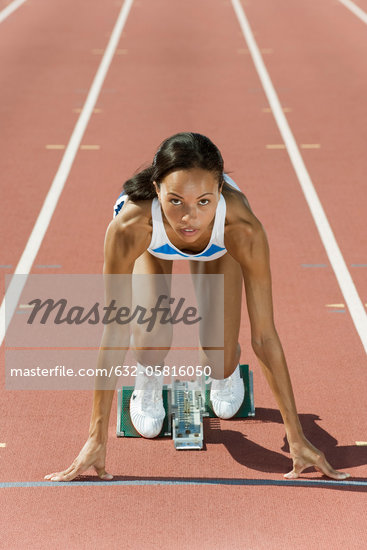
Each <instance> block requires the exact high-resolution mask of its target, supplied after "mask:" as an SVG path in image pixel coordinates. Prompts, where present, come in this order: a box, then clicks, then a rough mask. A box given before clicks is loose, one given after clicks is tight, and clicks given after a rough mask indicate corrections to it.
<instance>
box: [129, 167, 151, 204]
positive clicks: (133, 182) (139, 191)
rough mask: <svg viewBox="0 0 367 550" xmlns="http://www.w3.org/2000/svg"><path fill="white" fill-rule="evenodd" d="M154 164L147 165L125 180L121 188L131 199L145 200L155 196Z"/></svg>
mask: <svg viewBox="0 0 367 550" xmlns="http://www.w3.org/2000/svg"><path fill="white" fill-rule="evenodd" d="M153 173H154V166H149V167H148V168H145V169H144V170H142V171H141V172H138V173H137V174H135V175H134V176H133V177H132V178H130V179H128V180H127V181H125V183H124V186H123V189H124V191H125V193H126V194H127V195H129V198H130V199H131V200H132V201H146V200H149V199H154V197H156V196H157V193H156V192H155V188H154V185H153V179H152V178H153Z"/></svg>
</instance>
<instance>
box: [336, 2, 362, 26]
mask: <svg viewBox="0 0 367 550" xmlns="http://www.w3.org/2000/svg"><path fill="white" fill-rule="evenodd" d="M339 2H340V3H341V4H343V6H345V7H346V8H348V10H350V11H351V12H352V13H354V15H356V16H357V17H359V19H360V20H361V21H363V23H366V24H367V13H366V12H365V11H363V10H362V9H361V8H360V7H359V6H356V4H355V3H354V2H351V0H339Z"/></svg>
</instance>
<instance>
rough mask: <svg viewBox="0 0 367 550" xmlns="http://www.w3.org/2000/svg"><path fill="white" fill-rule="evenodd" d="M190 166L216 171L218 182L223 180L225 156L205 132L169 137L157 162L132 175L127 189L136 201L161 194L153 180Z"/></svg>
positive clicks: (125, 189) (125, 184)
mask: <svg viewBox="0 0 367 550" xmlns="http://www.w3.org/2000/svg"><path fill="white" fill-rule="evenodd" d="M190 168H202V169H203V170H208V171H209V172H213V173H214V174H215V175H216V176H217V178H218V186H219V185H221V183H222V182H223V158H222V155H221V153H220V151H219V149H218V147H216V145H214V143H213V142H212V141H210V139H209V138H207V137H206V136H203V135H202V134H196V133H193V132H181V133H179V134H175V135H174V136H171V137H169V138H167V139H165V140H164V141H163V143H162V144H161V145H160V147H159V149H158V151H157V153H156V155H155V157H154V160H153V164H152V165H151V166H149V167H148V168H145V169H144V170H142V171H141V172H138V173H137V174H135V175H134V176H133V177H132V178H130V179H128V180H127V181H126V182H125V183H124V185H123V189H124V191H125V192H126V193H127V194H128V195H129V198H131V199H132V200H133V201H141V200H147V199H153V198H154V197H156V196H157V194H156V191H155V188H154V185H153V181H155V182H156V183H157V184H158V185H159V183H160V182H161V181H162V179H163V178H164V177H165V176H167V175H168V174H169V173H170V172H173V171H174V170H189V169H190Z"/></svg>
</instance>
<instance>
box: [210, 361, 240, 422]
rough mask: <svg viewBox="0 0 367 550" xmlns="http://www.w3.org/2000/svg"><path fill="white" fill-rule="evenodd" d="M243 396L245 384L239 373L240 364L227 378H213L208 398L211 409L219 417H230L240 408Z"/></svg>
mask: <svg viewBox="0 0 367 550" xmlns="http://www.w3.org/2000/svg"><path fill="white" fill-rule="evenodd" d="M244 397H245V385H244V383H243V380H242V378H241V375H240V366H239V365H238V366H237V368H236V370H235V371H234V372H233V373H232V374H231V376H229V377H228V378H224V379H223V380H213V381H212V387H211V390H210V400H211V402H212V406H213V411H214V412H215V414H216V415H217V416H218V417H219V418H223V419H225V420H227V419H228V418H232V416H234V415H235V414H236V413H237V412H238V411H239V409H240V407H241V405H242V403H243V399H244Z"/></svg>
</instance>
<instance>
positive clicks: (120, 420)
mask: <svg viewBox="0 0 367 550" xmlns="http://www.w3.org/2000/svg"><path fill="white" fill-rule="evenodd" d="M240 373H241V377H242V379H243V383H244V385H245V398H244V400H243V403H242V405H241V408H240V409H239V411H238V413H237V414H236V415H235V416H234V417H233V418H247V417H252V416H255V406H254V392H253V375H252V371H251V370H250V369H249V366H248V365H240ZM133 391H134V387H133V386H127V387H123V388H122V389H119V390H118V391H117V429H116V434H117V436H118V437H141V436H140V434H139V433H138V432H137V431H136V430H135V428H134V426H133V425H132V422H131V418H130V411H129V403H130V397H131V395H132V393H133ZM163 405H164V409H165V411H166V417H165V419H164V423H163V428H162V431H161V433H160V434H159V436H158V437H172V438H173V441H174V445H175V448H176V449H177V450H189V449H198V450H199V449H202V447H203V442H204V434H203V418H204V417H205V416H208V417H212V418H213V417H216V415H215V413H214V411H213V409H212V406H211V402H210V387H208V386H205V390H204V388H201V387H200V386H199V385H198V384H197V383H196V381H193V382H188V381H180V380H177V379H176V380H175V381H174V382H173V384H172V387H170V386H163Z"/></svg>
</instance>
